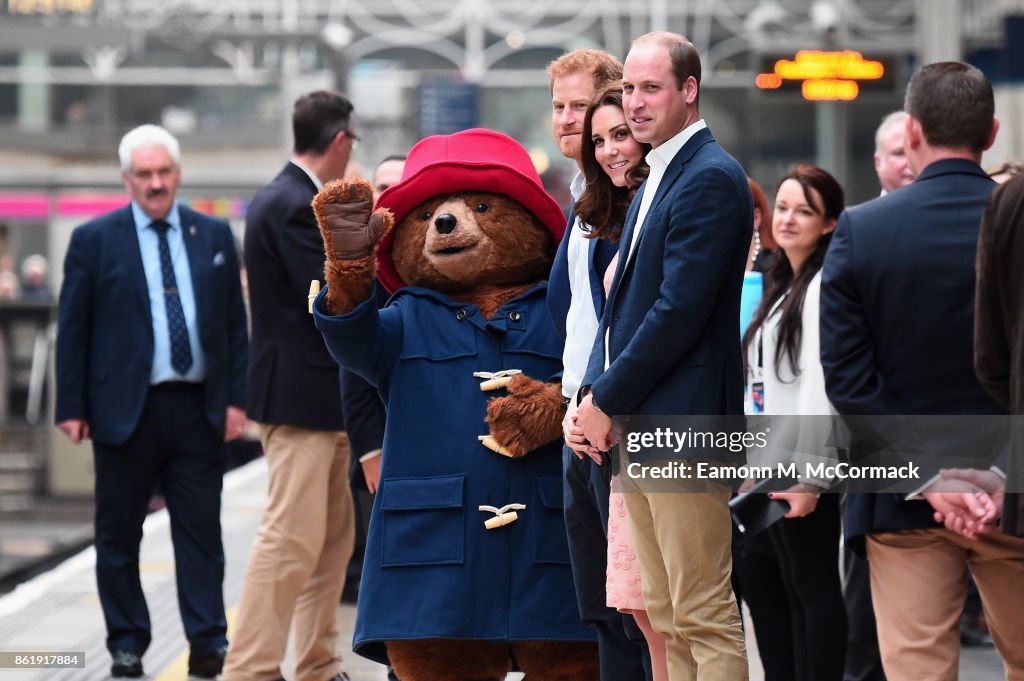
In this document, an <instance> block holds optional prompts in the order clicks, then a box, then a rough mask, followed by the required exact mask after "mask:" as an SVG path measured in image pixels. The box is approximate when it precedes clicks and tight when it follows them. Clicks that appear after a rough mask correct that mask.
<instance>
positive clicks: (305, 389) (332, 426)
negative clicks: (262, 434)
mask: <svg viewBox="0 0 1024 681" xmlns="http://www.w3.org/2000/svg"><path fill="white" fill-rule="evenodd" d="M315 195H316V186H315V185H314V184H313V181H312V180H310V179H309V176H307V175H306V173H304V172H303V171H302V169H301V168H299V167H298V166H296V165H295V164H294V163H288V165H286V166H285V167H284V169H283V170H282V171H281V173H280V174H279V175H278V176H277V177H275V178H274V179H273V180H271V182H270V183H269V184H267V185H265V186H264V187H263V188H261V189H260V190H259V191H258V192H257V193H256V196H255V197H253V200H252V202H251V203H250V204H249V210H248V212H247V214H246V218H245V266H246V270H247V273H248V277H249V306H250V309H251V311H252V352H251V356H252V361H251V362H250V363H249V393H248V396H247V399H246V407H247V412H248V416H249V418H250V419H252V420H254V421H257V422H260V423H267V424H277V425H289V426H295V427H298V428H307V429H310V430H343V429H344V428H345V422H344V418H343V417H342V412H341V393H340V389H339V381H338V365H337V364H336V363H335V362H334V360H333V359H331V356H330V355H329V354H328V353H327V348H326V347H325V346H324V340H323V337H322V336H321V335H320V333H319V332H318V331H317V330H316V326H315V325H314V324H313V317H312V316H311V315H310V314H309V312H308V310H307V303H306V297H307V295H308V294H309V282H310V281H311V280H313V279H318V280H321V281H322V280H323V276H324V242H323V238H322V237H321V236H320V229H319V227H317V224H316V217H315V216H314V215H313V209H312V207H311V206H310V202H311V201H312V200H313V197H314V196H315Z"/></svg>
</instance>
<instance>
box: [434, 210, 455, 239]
mask: <svg viewBox="0 0 1024 681" xmlns="http://www.w3.org/2000/svg"><path fill="white" fill-rule="evenodd" d="M457 224H459V221H458V220H457V219H456V217H455V216H454V215H452V214H451V213H444V214H443V215H438V216H437V217H436V218H434V227H435V228H437V231H438V233H439V234H451V233H452V232H453V231H455V225H457Z"/></svg>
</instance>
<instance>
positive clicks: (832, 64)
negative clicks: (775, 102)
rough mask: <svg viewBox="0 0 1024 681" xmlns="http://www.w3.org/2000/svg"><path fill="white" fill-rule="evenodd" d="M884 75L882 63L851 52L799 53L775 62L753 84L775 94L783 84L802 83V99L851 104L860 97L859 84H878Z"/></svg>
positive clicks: (803, 51)
mask: <svg viewBox="0 0 1024 681" xmlns="http://www.w3.org/2000/svg"><path fill="white" fill-rule="evenodd" d="M884 75H886V69H885V65H884V64H883V63H882V62H881V61H875V60H871V59H865V58H864V55H862V54H861V53H860V52H856V51H854V50H844V51H841V52H823V51H820V50H800V51H799V52H797V53H796V56H795V57H794V58H793V59H778V60H776V61H775V63H774V66H773V68H772V71H771V72H770V73H760V74H758V76H757V78H756V79H755V81H754V84H755V85H756V86H757V87H758V88H759V89H762V90H777V89H779V88H781V87H782V86H783V85H784V84H785V83H786V81H792V82H801V86H800V92H801V93H802V94H803V96H804V99H809V100H828V101H850V100H853V99H856V98H857V95H858V94H860V85H859V84H858V83H860V82H865V81H867V82H870V81H878V80H880V79H881V78H882V77H883V76H884Z"/></svg>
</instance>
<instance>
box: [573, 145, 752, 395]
mask: <svg viewBox="0 0 1024 681" xmlns="http://www.w3.org/2000/svg"><path fill="white" fill-rule="evenodd" d="M646 187H647V184H646V183H645V184H644V185H641V187H640V190H639V191H638V192H637V195H636V197H635V198H634V199H633V203H632V205H631V206H630V210H629V213H628V214H627V217H626V228H625V229H624V230H623V234H622V237H621V239H620V241H619V262H618V265H617V266H616V271H615V279H614V281H613V283H612V288H611V291H610V293H609V296H608V302H607V303H606V305H605V311H604V315H603V317H602V319H601V326H600V328H599V330H598V337H597V340H596V342H595V344H594V351H593V353H592V354H591V357H590V364H589V366H588V368H587V375H586V379H585V380H584V384H585V385H586V384H592V391H593V394H594V399H595V401H596V402H597V404H598V405H599V406H600V407H601V408H602V409H603V410H604V411H605V412H606V413H608V414H614V415H628V414H650V415H658V414H662V415H663V414H701V415H703V414H708V415H724V414H742V413H743V362H742V359H741V355H740V343H739V338H740V329H739V324H740V322H739V320H740V292H741V289H742V286H743V267H744V262H745V259H746V255H747V251H748V249H749V246H750V237H751V230H752V229H753V222H754V218H753V201H752V199H751V196H750V186H749V185H748V184H747V177H746V175H745V174H744V173H743V169H742V168H741V167H740V165H739V163H737V162H736V160H735V159H733V158H732V157H731V156H729V154H727V153H726V152H725V151H724V150H722V148H721V147H719V146H718V143H717V142H715V140H714V138H713V137H712V136H711V131H710V130H707V129H704V130H700V131H698V132H697V133H696V134H695V135H694V136H693V137H692V138H691V139H690V140H689V141H687V143H686V144H685V145H684V146H683V148H682V149H680V150H679V152H678V153H677V154H676V156H675V158H673V160H672V162H671V163H670V164H669V166H668V169H667V170H666V173H665V177H664V178H663V179H662V181H661V184H660V186H659V187H658V193H657V194H656V195H655V197H654V200H653V202H652V203H651V208H650V211H649V212H648V214H647V219H646V221H645V224H644V226H643V231H642V232H641V233H640V237H639V240H638V241H637V245H636V249H635V253H634V254H633V256H632V257H630V258H627V254H628V252H629V247H630V242H631V241H632V239H633V231H634V229H635V224H634V223H635V222H636V218H637V213H638V210H639V206H640V201H641V198H642V196H643V192H644V190H645V189H646ZM606 331H609V339H608V340H609V347H608V355H609V359H610V361H611V365H610V366H609V368H608V369H607V371H605V370H604V355H605V332H606Z"/></svg>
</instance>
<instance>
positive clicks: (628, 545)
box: [607, 475, 646, 612]
mask: <svg viewBox="0 0 1024 681" xmlns="http://www.w3.org/2000/svg"><path fill="white" fill-rule="evenodd" d="M607 591H608V601H607V605H608V607H609V608H616V609H617V610H620V611H622V612H630V611H634V610H640V611H643V610H646V606H644V591H643V582H642V581H641V580H640V561H639V560H638V559H637V556H636V546H635V545H634V544H633V531H632V530H631V529H630V527H629V518H628V517H627V515H626V499H625V496H624V495H623V494H622V486H621V485H620V484H619V476H617V475H616V476H614V477H612V484H611V495H610V496H609V498H608V583H607Z"/></svg>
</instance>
